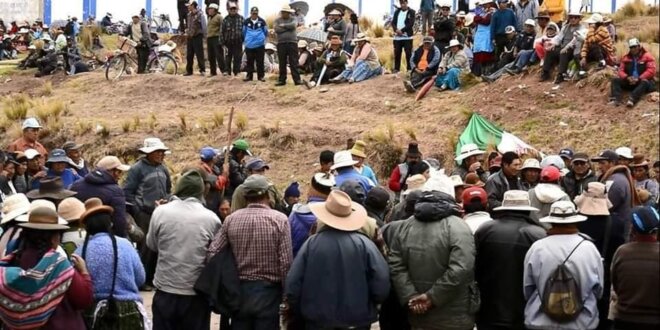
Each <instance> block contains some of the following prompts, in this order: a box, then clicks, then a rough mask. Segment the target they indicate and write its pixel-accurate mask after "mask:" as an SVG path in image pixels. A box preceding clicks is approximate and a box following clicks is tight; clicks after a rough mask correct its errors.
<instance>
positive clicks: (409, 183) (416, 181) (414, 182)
mask: <svg viewBox="0 0 660 330" xmlns="http://www.w3.org/2000/svg"><path fill="white" fill-rule="evenodd" d="M425 182H426V177H425V176H423V175H421V174H415V175H411V176H409V177H408V178H407V179H406V187H407V188H406V190H405V191H404V192H402V193H401V195H403V196H406V195H408V194H410V193H411V192H413V191H415V190H421V189H422V187H424V183H425Z"/></svg>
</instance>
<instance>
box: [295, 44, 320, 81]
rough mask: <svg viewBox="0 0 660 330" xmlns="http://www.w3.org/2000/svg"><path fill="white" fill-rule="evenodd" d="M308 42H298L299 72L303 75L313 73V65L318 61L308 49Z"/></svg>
mask: <svg viewBox="0 0 660 330" xmlns="http://www.w3.org/2000/svg"><path fill="white" fill-rule="evenodd" d="M307 46H308V45H307V41H305V40H298V72H300V73H301V74H308V73H312V72H314V71H313V69H312V68H313V66H312V65H313V63H314V61H315V60H316V59H315V58H314V56H313V55H312V53H311V52H310V51H309V49H308V48H307Z"/></svg>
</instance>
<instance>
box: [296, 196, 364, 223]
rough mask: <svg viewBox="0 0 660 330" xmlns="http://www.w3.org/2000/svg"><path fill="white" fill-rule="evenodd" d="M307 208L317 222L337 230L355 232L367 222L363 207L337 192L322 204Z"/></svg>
mask: <svg viewBox="0 0 660 330" xmlns="http://www.w3.org/2000/svg"><path fill="white" fill-rule="evenodd" d="M309 208H310V210H311V211H312V213H313V214H314V215H315V216H316V217H317V218H318V220H319V221H321V222H323V223H324V224H326V225H328V226H330V227H332V228H335V229H338V230H343V231H355V230H358V229H360V228H362V226H364V224H365V223H366V222H367V211H366V210H365V209H364V207H362V205H360V204H358V203H355V202H353V201H351V198H350V197H349V196H348V195H347V194H346V193H345V192H342V191H339V190H333V191H332V192H330V195H328V199H327V200H326V201H325V202H324V203H315V204H311V205H309Z"/></svg>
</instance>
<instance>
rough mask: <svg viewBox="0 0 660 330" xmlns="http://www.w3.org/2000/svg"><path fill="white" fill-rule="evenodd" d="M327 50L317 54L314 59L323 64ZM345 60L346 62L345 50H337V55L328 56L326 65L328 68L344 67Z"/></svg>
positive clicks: (326, 56)
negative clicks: (328, 63) (327, 64)
mask: <svg viewBox="0 0 660 330" xmlns="http://www.w3.org/2000/svg"><path fill="white" fill-rule="evenodd" d="M328 51H329V50H325V51H324V52H323V54H321V56H319V57H318V58H317V59H316V62H317V63H319V64H320V65H321V66H323V65H324V64H325V60H326V59H327V58H328ZM346 62H348V57H346V52H344V51H341V50H340V51H339V56H331V57H330V65H329V66H328V67H330V68H344V66H345V65H346Z"/></svg>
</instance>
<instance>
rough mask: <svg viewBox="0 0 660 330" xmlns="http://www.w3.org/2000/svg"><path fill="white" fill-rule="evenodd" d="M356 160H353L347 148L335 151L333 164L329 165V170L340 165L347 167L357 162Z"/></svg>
mask: <svg viewBox="0 0 660 330" xmlns="http://www.w3.org/2000/svg"><path fill="white" fill-rule="evenodd" d="M357 163H358V162H357V161H355V160H353V156H352V155H351V152H350V151H348V150H342V151H338V152H336V153H335V157H334V164H332V166H331V167H330V169H331V170H335V169H338V168H341V167H348V166H353V165H355V164H357Z"/></svg>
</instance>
